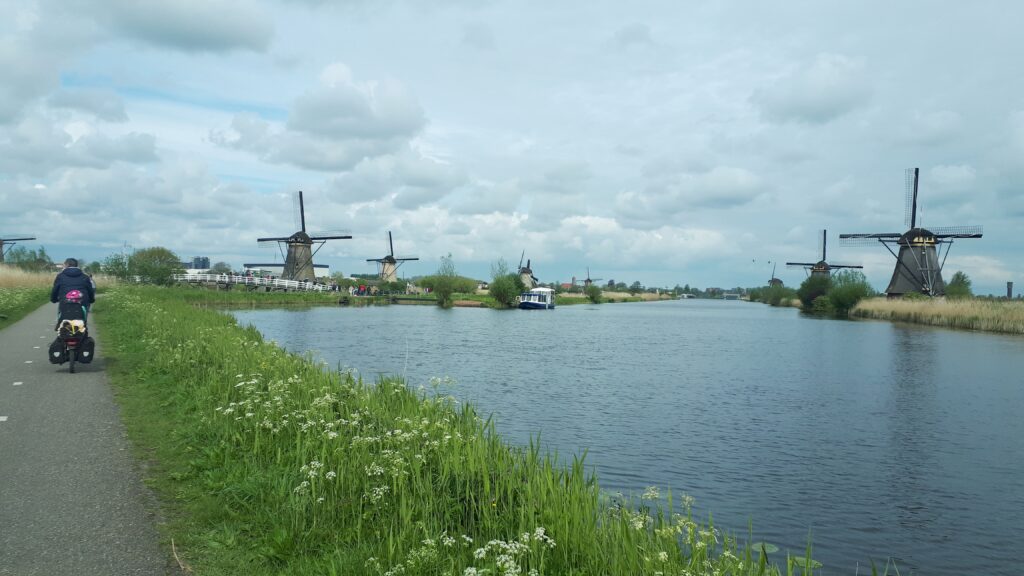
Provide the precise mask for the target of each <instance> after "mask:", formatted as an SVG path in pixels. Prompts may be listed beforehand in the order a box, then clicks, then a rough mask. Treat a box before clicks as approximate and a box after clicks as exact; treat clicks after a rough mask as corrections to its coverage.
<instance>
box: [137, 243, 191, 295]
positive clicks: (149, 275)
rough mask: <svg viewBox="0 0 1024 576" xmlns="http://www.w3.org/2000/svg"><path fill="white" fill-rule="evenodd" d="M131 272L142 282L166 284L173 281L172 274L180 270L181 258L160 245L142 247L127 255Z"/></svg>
mask: <svg viewBox="0 0 1024 576" xmlns="http://www.w3.org/2000/svg"><path fill="white" fill-rule="evenodd" d="M128 264H129V266H128V267H129V269H130V271H131V274H132V275H134V276H138V277H139V279H140V280H142V281H143V282H148V283H150V284H158V285H161V286H168V285H170V284H173V283H174V278H173V276H174V274H175V273H177V272H179V271H181V270H182V267H181V258H178V256H177V255H176V254H175V253H174V252H171V251H170V250H168V249H167V248H162V247H160V246H154V247H152V248H143V249H142V250H138V251H136V252H135V253H134V254H132V255H131V256H130V257H129V262H128Z"/></svg>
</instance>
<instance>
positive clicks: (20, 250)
mask: <svg viewBox="0 0 1024 576" xmlns="http://www.w3.org/2000/svg"><path fill="white" fill-rule="evenodd" d="M4 261H5V262H6V263H7V264H13V265H14V266H17V267H18V268H21V269H22V270H30V271H34V272H43V271H48V270H51V269H52V268H53V261H52V260H51V259H50V255H49V254H47V253H46V248H44V247H42V246H40V247H39V250H30V249H28V248H25V247H24V246H15V247H14V248H11V250H10V252H8V253H7V255H6V256H5V257H4Z"/></svg>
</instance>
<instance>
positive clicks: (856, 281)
mask: <svg viewBox="0 0 1024 576" xmlns="http://www.w3.org/2000/svg"><path fill="white" fill-rule="evenodd" d="M874 295H875V289H874V288H872V287H871V285H870V284H868V280H867V278H866V277H865V276H864V273H863V272H861V271H859V270H842V271H840V272H838V273H837V274H835V275H833V276H832V286H831V287H830V288H829V291H828V299H829V301H830V302H831V303H832V308H833V310H834V311H835V313H836V314H838V315H841V316H845V315H847V314H849V313H850V310H853V307H854V306H856V305H857V302H860V301H861V300H863V299H864V298H868V297H870V296H874Z"/></svg>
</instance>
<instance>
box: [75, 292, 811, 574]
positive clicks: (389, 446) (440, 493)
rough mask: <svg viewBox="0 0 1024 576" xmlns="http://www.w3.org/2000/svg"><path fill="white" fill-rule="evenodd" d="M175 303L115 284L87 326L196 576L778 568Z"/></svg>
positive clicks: (220, 318) (392, 391)
mask: <svg viewBox="0 0 1024 576" xmlns="http://www.w3.org/2000/svg"><path fill="white" fill-rule="evenodd" d="M186 293H187V292H186V291H184V290H158V289H155V288H152V287H136V286H130V287H118V288H114V289H111V290H110V292H109V293H108V297H105V298H103V299H101V300H100V301H99V302H97V304H96V309H95V313H96V320H97V321H98V322H101V323H102V326H103V329H104V332H103V335H104V338H105V342H106V343H108V345H107V346H105V348H104V350H105V352H106V353H108V354H110V355H111V356H112V360H113V361H112V362H110V363H109V364H108V366H109V370H110V372H111V378H112V381H113V383H114V385H115V387H116V388H117V391H118V399H119V403H120V405H121V409H122V414H123V416H124V420H125V424H126V427H127V428H128V433H129V435H130V436H131V439H132V442H133V444H134V445H135V446H138V447H139V449H140V451H144V453H145V455H146V458H147V460H148V461H150V462H151V463H152V465H151V466H150V467H149V468H147V476H148V477H149V478H150V481H151V485H152V486H153V488H154V490H155V491H156V493H157V494H158V496H159V497H160V498H161V500H162V503H163V505H164V506H165V507H166V509H167V510H168V514H167V517H168V523H167V524H166V525H165V528H164V529H165V530H166V531H165V533H164V535H165V537H166V538H167V539H168V540H171V539H173V541H174V542H175V543H176V546H177V550H178V551H179V553H180V552H182V551H184V552H185V554H186V557H187V560H188V563H189V564H190V565H191V566H192V568H193V569H194V571H195V573H197V574H204V575H213V576H219V575H227V574H238V573H239V570H240V567H244V572H245V573H246V574H247V575H249V576H269V575H271V574H294V575H297V576H305V575H312V574H367V575H371V576H381V575H383V574H385V573H386V572H388V571H390V572H391V573H392V574H405V575H412V574H424V575H441V574H459V575H461V574H472V573H477V574H481V573H486V574H489V575H494V574H500V573H506V572H510V573H516V574H528V573H530V572H531V571H533V570H535V571H536V572H537V573H539V574H551V575H554V574H653V573H654V572H655V570H654V569H655V568H657V571H660V572H663V573H664V574H683V573H693V574H704V573H711V572H717V573H720V574H730V575H737V576H753V575H755V574H756V575H764V576H777V575H779V574H780V573H781V572H782V570H780V569H779V568H778V567H776V566H774V565H770V564H768V563H767V562H764V563H762V562H761V561H759V560H758V552H759V551H760V550H764V548H759V549H758V550H755V549H752V548H750V547H749V546H748V547H741V546H740V545H738V544H737V540H736V539H735V538H733V537H732V536H731V535H729V534H726V533H723V532H720V531H719V530H718V529H713V528H712V527H711V526H709V525H708V524H704V523H701V522H699V521H697V520H695V519H694V517H693V516H692V515H691V513H690V509H691V505H690V501H689V499H688V498H685V497H684V498H679V496H678V495H675V499H673V494H671V493H669V494H667V495H664V496H662V495H659V494H657V491H655V490H651V491H648V492H649V493H645V494H644V496H643V497H642V498H641V499H630V498H620V499H617V501H616V502H615V504H614V505H612V503H611V502H609V500H608V497H607V495H606V493H605V492H603V491H602V490H601V488H600V486H599V484H598V483H597V480H596V479H594V478H593V476H592V475H590V474H589V473H588V472H587V471H588V467H587V466H586V464H585V462H584V460H583V459H582V458H572V459H570V460H569V463H568V464H563V462H564V461H565V459H564V457H563V458H559V457H555V456H553V455H550V454H547V453H545V452H543V451H542V450H541V448H540V447H539V443H530V444H529V445H528V446H521V447H509V445H508V443H507V441H506V440H504V439H503V438H502V437H500V436H499V435H498V434H497V432H496V431H495V428H494V424H493V422H492V421H490V420H484V419H481V418H480V417H479V416H478V414H477V413H476V411H475V410H474V409H473V407H472V406H471V405H460V404H459V403H458V402H457V401H454V399H452V398H450V397H449V396H447V395H446V394H444V392H445V391H444V390H443V389H442V387H443V386H444V385H446V383H445V381H443V380H436V381H435V382H433V384H434V391H432V392H426V393H417V392H416V391H414V390H412V389H410V388H409V387H407V386H406V385H405V384H404V383H403V382H402V381H400V380H396V379H383V380H380V381H378V382H376V383H367V382H364V381H362V380H361V379H360V378H358V376H357V375H355V374H353V373H350V372H338V371H333V370H330V369H329V368H327V367H325V366H322V365H319V364H318V363H316V362H312V361H309V360H306V359H304V358H302V357H300V356H296V355H293V354H289V353H287V352H285V351H284V350H282V349H281V348H279V347H277V346H275V345H273V344H271V343H267V342H265V341H264V340H263V338H262V337H261V336H260V334H259V333H258V332H257V331H256V330H255V329H253V328H241V327H239V326H237V325H236V323H235V322H234V320H233V319H231V318H230V317H227V316H225V315H221V314H218V313H215V312H212V311H210V310H208V309H200V308H198V307H195V306H192V305H190V304H189V303H187V302H185V301H184V300H183V299H182V295H183V294H186ZM169 318H173V319H174V322H169V321H168V319H169ZM153 350H160V351H161V353H159V354H154V353H153ZM249 414H251V417H250V416H249ZM513 541H515V542H516V543H517V544H516V545H514V546H513V545H512V542H513ZM498 562H502V563H503V567H502V568H499V566H498ZM790 568H791V567H790ZM467 569H468V570H467ZM791 573H792V572H791Z"/></svg>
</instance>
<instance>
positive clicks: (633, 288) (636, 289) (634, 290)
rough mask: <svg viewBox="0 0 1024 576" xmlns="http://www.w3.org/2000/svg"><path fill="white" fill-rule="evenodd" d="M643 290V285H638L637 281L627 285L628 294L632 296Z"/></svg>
mask: <svg viewBox="0 0 1024 576" xmlns="http://www.w3.org/2000/svg"><path fill="white" fill-rule="evenodd" d="M643 289H644V287H643V285H641V284H640V281H639V280H637V281H636V282H633V283H632V284H630V285H629V293H630V294H632V295H633V296H636V294H637V293H638V292H642V291H643Z"/></svg>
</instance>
